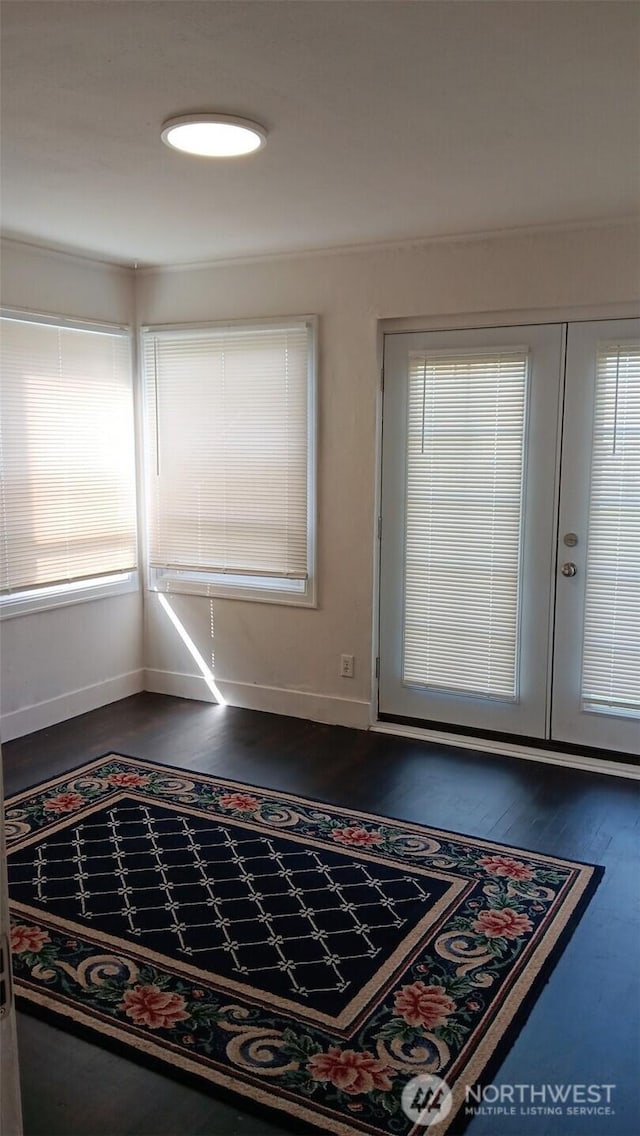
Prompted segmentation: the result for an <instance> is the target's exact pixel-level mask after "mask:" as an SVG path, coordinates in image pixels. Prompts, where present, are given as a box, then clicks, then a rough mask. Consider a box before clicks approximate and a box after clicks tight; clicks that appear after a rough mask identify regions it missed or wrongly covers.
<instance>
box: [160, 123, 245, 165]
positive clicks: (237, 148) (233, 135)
mask: <svg viewBox="0 0 640 1136" xmlns="http://www.w3.org/2000/svg"><path fill="white" fill-rule="evenodd" d="M162 141H163V142H164V143H165V145H166V146H170V147H171V149H172V150H181V151H182V152H183V153H185V154H195V155H196V156H197V157H200V158H238V157H240V156H241V155H242V154H253V153H255V152H256V151H257V150H261V149H262V147H263V146H264V145H265V144H266V141H267V132H266V130H265V128H264V126H260V124H259V123H258V122H252V121H251V119H249V118H239V117H238V116H237V115H233V114H180V115H176V116H175V117H174V118H168V119H167V121H166V122H165V123H163V125H162Z"/></svg>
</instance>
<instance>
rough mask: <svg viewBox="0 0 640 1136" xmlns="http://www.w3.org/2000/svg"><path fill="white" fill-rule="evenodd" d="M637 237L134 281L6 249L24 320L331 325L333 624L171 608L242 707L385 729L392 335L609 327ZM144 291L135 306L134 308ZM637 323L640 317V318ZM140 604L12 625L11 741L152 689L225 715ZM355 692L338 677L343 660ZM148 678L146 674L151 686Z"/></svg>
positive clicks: (165, 625)
mask: <svg viewBox="0 0 640 1136" xmlns="http://www.w3.org/2000/svg"><path fill="white" fill-rule="evenodd" d="M639 247H640V234H639V232H638V229H637V227H634V226H632V225H631V224H622V225H610V226H595V227H592V228H583V229H573V230H557V231H539V232H530V233H527V234H513V235H504V236H501V237H493V238H479V239H465V240H457V241H435V242H424V243H419V242H418V243H414V244H406V245H402V246H393V247H382V248H378V249H367V250H359V251H351V252H344V251H343V252H329V253H315V254H309V255H305V256H287V257H280V258H270V259H256V260H253V261H237V262H234V263H229V264H220V265H217V266H208V267H199V268H186V269H167V270H157V271H152V270H148V271H147V270H145V271H144V272H141V273H139V274H138V277H137V280H136V281H135V283H134V281H133V274H132V273H131V272H129V271H128V270H126V269H122V268H116V267H112V266H107V265H103V264H98V263H96V262H92V261H89V260H83V259H80V258H74V257H69V256H65V255H60V254H56V253H50V252H45V251H44V250H40V249H35V248H32V247H30V246H27V245H20V244H16V243H12V242H6V244H5V245H4V246H3V257H2V302H3V303H4V304H5V305H6V306H8V307H22V308H27V309H30V310H35V311H45V312H51V313H58V314H62V315H67V316H77V317H80V318H87V319H97V320H106V321H113V322H123V323H127V322H130V321H131V320H132V319H133V313H134V299H135V302H136V306H137V310H138V317H139V319H140V321H141V322H143V323H144V322H146V323H162V322H180V321H185V322H187V321H194V320H195V321H198V320H204V321H206V320H220V319H234V318H244V317H248V318H250V317H261V316H279V315H295V314H306V313H316V314H318V315H319V316H320V333H319V334H320V378H319V388H320V389H319V402H320V423H319V470H318V473H319V494H318V496H319V522H318V538H319V540H318V569H319V572H318V576H319V603H318V608H317V609H316V610H308V609H301V608H288V607H283V606H276V605H267V604H254V603H247V602H244V601H235V600H214V601H209V600H206V599H204V598H200V597H191V596H174V597H171V598H170V603H171V604H172V605H173V608H174V611H175V612H176V614H177V616H178V617H179V619H180V621H181V622H182V624H183V626H184V628H185V630H186V632H187V633H188V634H189V635H190V636H191V638H192V639H193V641H194V643H195V645H196V647H197V648H198V650H199V651H200V652H201V654H202V656H203V657H204V659H205V661H206V662H207V664H208V665H210V666H211V668H212V670H213V672H214V674H215V678H216V681H217V682H218V683H219V684H220V687H221V689H222V691H223V694H224V695H225V696H226V697H227V698H228V700H229V701H231V702H234V703H238V704H240V705H245V706H251V707H255V708H258V709H266V710H273V711H279V712H282V713H288V714H293V715H300V716H305V717H309V718H315V719H318V720H326V721H332V722H339V723H342V724H345V725H357V726H366V725H367V724H368V722H369V720H370V715H371V705H370V703H371V691H372V681H371V663H372V655H373V650H374V643H375V600H374V593H375V588H374V583H375V581H374V562H375V561H374V549H375V540H374V523H375V513H376V486H377V481H378V477H379V469H378V452H377V447H378V412H379V406H378V400H379V380H378V336H379V331H380V321H381V320H384V321H391V320H399V319H403V318H404V319H405V320H407V321H408V322H409V323H410V324H411V325H412V326H420V325H421V324H426V323H429V324H431V325H433V326H438V325H440V326H444V325H446V324H448V323H450V322H457V323H459V324H460V325H461V326H465V325H466V326H472V325H473V323H474V322H476V321H477V322H479V323H482V322H490V319H489V316H488V313H501V317H502V318H505V319H506V318H509V319H510V321H511V322H518V320H520V321H521V322H523V321H525V320H527V319H530V318H533V317H534V316H535V317H537V318H539V319H541V320H544V319H546V318H549V319H557V318H579V316H580V315H582V316H583V317H584V318H588V317H590V318H595V317H596V316H607V315H623V314H633V311H634V310H635V311H637V308H638V306H640V270H639V260H638V249H639ZM134 292H135V295H134ZM625 306H628V310H626V308H625ZM145 609H146V619H145V623H146V632H145V643H144V648H143V642H142V634H141V600H140V597H139V596H138V595H126V596H120V597H115V598H113V599H109V600H98V601H94V602H92V603H89V604H79V605H75V606H69V607H65V608H59V609H56V610H54V611H50V612H44V613H40V614H34V615H29V616H23V617H20V618H16V619H12V620H7V621H4V622H3V623H2V624H1V625H0V635H1V636H2V640H1V644H0V647H1V659H0V662H1V668H2V673H1V692H2V705H1V710H2V715H3V717H2V726H3V733H4V737H5V738H7V739H8V738H9V737H14V736H18V735H19V734H23V733H27V732H29V731H30V730H33V729H39V728H42V727H44V726H47V725H49V724H51V723H52V722H54V721H58V720H60V719H63V718H66V717H70V716H72V715H73V714H77V713H82V712H83V711H85V710H88V709H91V708H93V707H94V706H98V705H102V704H104V703H106V702H109V701H112V700H113V699H115V698H119V697H123V696H124V695H126V694H128V693H132V692H133V691H134V690H138V689H141V688H142V685H143V681H144V683H145V685H146V687H147V688H148V689H156V690H160V691H165V692H167V693H174V694H181V695H185V696H189V697H199V698H210V697H211V695H210V694H209V691H208V689H207V688H206V687H205V685H204V682H203V680H202V678H201V676H200V672H199V670H198V667H197V666H196V665H195V663H194V660H193V658H192V656H191V654H190V652H189V650H188V648H187V647H186V646H185V645H184V643H183V642H182V640H181V639H180V637H179V635H178V634H177V632H176V630H175V628H174V626H173V625H172V624H171V622H170V621H169V619H168V618H167V616H166V613H165V612H164V611H162V609H161V607H160V605H159V603H158V598H157V597H156V596H150V597H148V601H147V603H146V605H145ZM343 652H345V653H349V654H353V655H354V656H355V660H356V666H355V677H354V678H353V679H343V678H340V677H339V674H338V664H339V656H340V654H341V653H343ZM143 666H144V667H145V668H146V669H145V671H143V670H142V668H143Z"/></svg>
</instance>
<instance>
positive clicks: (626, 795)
mask: <svg viewBox="0 0 640 1136" xmlns="http://www.w3.org/2000/svg"><path fill="white" fill-rule="evenodd" d="M110 750H113V751H115V752H120V753H124V754H128V755H130V756H133V757H140V758H148V759H150V760H154V761H158V762H166V763H167V764H170V765H178V766H182V767H184V768H189V769H194V770H199V771H201V772H206V773H211V774H216V775H219V776H226V777H230V778H233V779H235V780H238V781H246V782H250V783H253V784H256V785H263V786H266V787H271V788H274V789H281V790H283V791H290V792H294V793H300V794H302V795H305V796H309V797H318V798H319V799H321V800H323V799H324V800H327V801H330V802H333V803H335V804H338V805H343V806H345V807H352V808H359V809H364V810H366V811H371V812H378V813H382V814H385V815H388V816H394V817H398V818H400V819H405V820H408V821H415V822H418V823H422V824H428V825H432V826H434V827H436V828H437V827H441V828H448V829H451V830H453V831H457V832H462V833H467V834H469V835H472V836H479V837H484V838H487V839H491V840H496V841H498V842H506V843H513V844H515V845H519V846H521V847H523V848H529V849H532V850H536V851H540V852H548V853H550V854H553V855H557V856H566V857H568V858H571V859H578V860H586V861H589V862H596V863H602V864H604V865H605V868H606V871H605V876H604V879H603V882H602V884H601V885H600V887H599V889H598V891H597V893H596V895H595V896H594V898H593V900H592V901H591V904H590V905H589V907H588V909H587V911H586V912H585V914H584V916H583V919H582V920H581V922H580V925H579V927H578V930H577V931H576V933H575V935H574V937H573V939H572V940H571V942H570V943H569V945H568V946H567V948H566V950H565V952H564V954H563V956H562V958H561V959H560V960H559V962H558V964H557V966H556V968H555V970H554V971H553V973H552V975H551V978H550V980H549V982H548V984H547V985H546V987H545V988H544V989H543V990H542V992H541V994H540V996H539V998H538V1001H537V1002H536V1004H535V1006H534V1008H533V1010H532V1012H531V1015H530V1017H529V1019H528V1020H527V1023H526V1025H525V1027H524V1029H523V1030H522V1032H521V1033H520V1035H519V1037H518V1038H517V1039H516V1040H515V1041H514V1043H513V1045H512V1047H511V1049H510V1051H509V1053H508V1055H507V1057H506V1058H505V1060H504V1062H503V1065H502V1067H501V1068H500V1070H499V1072H498V1073H496V1074H495V1076H494V1078H493V1080H494V1082H495V1083H496V1084H509V1083H518V1084H523V1083H533V1084H535V1085H536V1086H539V1085H541V1084H556V1083H561V1084H569V1083H576V1084H580V1085H583V1084H601V1083H608V1084H614V1085H615V1086H616V1088H615V1090H614V1091H613V1094H612V1104H611V1107H612V1108H613V1110H614V1112H615V1115H613V1116H597V1115H591V1116H585V1117H580V1118H578V1117H567V1116H565V1117H558V1116H554V1115H552V1116H545V1115H530V1116H527V1117H525V1118H523V1117H522V1116H515V1117H514V1116H503V1117H500V1118H499V1119H497V1118H496V1117H495V1116H492V1117H491V1116H477V1117H475V1118H474V1119H473V1120H472V1122H471V1124H470V1127H469V1130H468V1131H469V1134H470V1136H503V1134H504V1136H565V1133H566V1134H567V1136H636V1134H637V1132H638V1131H639V1130H640V1123H639V1117H640V1098H639V1093H638V1083H639V1072H640V1066H639V1060H640V1056H639V1037H640V1024H639V1023H640V958H639V953H638V943H639V942H640V936H639V931H640V926H639V924H640V907H639V905H638V881H639V880H640V871H639V864H638V860H639V843H640V829H639V811H638V798H639V788H638V784H637V782H630V781H622V780H617V779H615V778H612V777H606V776H602V775H598V774H591V773H582V772H578V771H575V770H569V769H563V768H561V767H558V766H552V765H536V764H535V763H529V762H523V761H518V760H516V759H510V758H507V757H499V756H490V755H487V754H482V753H475V752H473V751H471V750H467V749H459V750H456V749H453V748H445V747H443V746H440V745H435V744H430V743H426V742H418V741H416V740H414V739H404V738H396V737H391V736H388V735H382V734H373V733H366V732H364V731H358V730H349V729H344V728H341V727H333V726H326V725H322V724H319V723H314V722H307V721H304V720H301V719H295V718H284V717H280V716H277V715H273V714H263V713H259V712H256V711H248V710H239V709H236V708H233V707H225V708H221V707H216V706H213V705H209V704H207V703H200V702H189V701H186V700H181V699H175V698H168V697H165V696H163V695H155V694H141V695H135V696H134V697H132V698H127V699H124V700H123V701H121V702H117V703H113V704H112V705H111V706H106V707H102V708H101V709H99V710H95V711H93V712H92V713H90V714H85V715H82V716H81V717H79V718H74V719H72V720H70V721H69V722H65V723H61V724H59V725H57V726H53V727H51V728H49V729H46V730H42V731H40V732H39V733H37V734H32V735H30V736H29V737H27V738H20V739H17V740H15V741H13V742H10V743H8V744H7V745H5V746H4V747H3V755H4V770H5V789H6V792H7V794H8V795H11V794H13V793H16V792H18V791H19V790H20V789H22V788H25V787H26V786H28V785H31V784H33V783H35V782H38V781H42V780H45V779H46V778H48V777H51V776H54V775H55V774H58V773H62V772H64V771H65V770H67V769H69V768H71V767H73V766H76V765H79V764H81V763H82V762H84V761H88V760H90V759H91V758H93V757H96V756H98V755H100V754H102V753H105V752H107V751H110ZM19 1047H20V1058H21V1075H22V1085H23V1097H24V1115H25V1133H26V1136H45V1134H46V1136H200V1134H202V1136H205V1134H206V1136H211V1134H212V1133H215V1134H216V1136H273V1134H275V1133H278V1132H284V1131H285V1130H287V1129H286V1126H285V1122H284V1121H283V1122H280V1121H279V1120H278V1119H277V1118H276V1119H274V1118H273V1117H270V1118H269V1117H265V1116H264V1115H262V1116H256V1115H255V1114H253V1113H250V1112H248V1111H247V1110H246V1108H245V1106H244V1104H241V1103H239V1102H235V1101H232V1102H229V1101H228V1100H222V1099H220V1098H218V1097H216V1096H215V1095H214V1094H212V1093H209V1092H207V1091H203V1090H200V1089H199V1088H195V1087H192V1086H189V1085H185V1084H182V1083H180V1082H179V1081H174V1080H173V1079H171V1078H169V1077H166V1076H164V1075H162V1074H160V1073H158V1072H156V1071H153V1070H150V1069H148V1068H145V1067H144V1066H142V1065H139V1064H138V1063H136V1062H135V1061H131V1060H128V1059H125V1058H124V1057H122V1056H120V1055H118V1054H115V1053H111V1052H109V1051H108V1050H106V1049H105V1048H103V1047H102V1046H98V1045H95V1044H93V1043H92V1042H89V1041H87V1040H85V1039H81V1038H78V1037H74V1036H73V1035H71V1034H69V1033H67V1032H65V1031H62V1030H59V1029H57V1028H55V1027H53V1026H52V1025H50V1024H48V1023H45V1022H43V1021H40V1020H38V1019H37V1018H34V1017H32V1016H31V1015H27V1014H21V1015H20V1020H19Z"/></svg>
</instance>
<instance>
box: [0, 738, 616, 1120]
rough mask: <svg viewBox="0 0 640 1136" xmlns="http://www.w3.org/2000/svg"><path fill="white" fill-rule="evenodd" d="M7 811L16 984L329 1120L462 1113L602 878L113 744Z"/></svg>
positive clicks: (304, 1114) (180, 1061)
mask: <svg viewBox="0 0 640 1136" xmlns="http://www.w3.org/2000/svg"><path fill="white" fill-rule="evenodd" d="M6 817H7V835H8V865H9V881H10V896H11V910H12V929H11V938H12V948H13V953H14V968H15V978H16V989H17V993H18V995H19V996H21V997H22V998H24V999H26V1000H27V1002H30V1003H32V1004H35V1005H37V1006H38V1007H40V1008H41V1009H45V1010H46V1011H48V1012H51V1013H52V1014H54V1015H56V1016H57V1017H58V1019H59V1020H62V1021H66V1022H68V1023H69V1024H70V1025H71V1024H75V1025H77V1026H79V1027H84V1028H86V1027H89V1028H90V1029H92V1030H93V1031H95V1036H96V1037H97V1038H101V1039H103V1040H105V1041H106V1042H107V1043H112V1042H113V1041H114V1040H115V1041H117V1042H120V1043H121V1044H124V1045H125V1046H126V1047H128V1050H129V1051H130V1052H131V1053H132V1054H135V1053H136V1052H137V1051H138V1052H143V1053H145V1054H146V1055H151V1056H153V1057H155V1058H156V1059H157V1060H158V1061H159V1062H161V1063H163V1064H164V1066H165V1067H166V1068H167V1069H168V1071H173V1072H175V1071H180V1070H184V1071H185V1072H187V1073H190V1074H193V1073H195V1074H197V1075H199V1076H200V1077H201V1078H203V1079H204V1080H205V1081H208V1082H210V1083H212V1084H214V1085H215V1084H217V1085H220V1086H223V1087H225V1088H233V1089H236V1090H238V1091H240V1092H241V1093H242V1095H243V1097H244V1098H245V1099H246V1098H248V1099H252V1100H254V1101H255V1102H259V1103H260V1104H265V1105H269V1106H271V1107H273V1108H279V1109H281V1110H283V1111H285V1112H286V1113H288V1114H289V1115H290V1117H291V1118H292V1120H293V1123H294V1124H295V1125H297V1126H298V1128H299V1127H300V1125H303V1124H304V1125H306V1126H315V1127H316V1128H318V1129H319V1130H320V1131H323V1132H327V1131H328V1132H336V1133H339V1134H343V1136H353V1134H355V1133H370V1134H374V1136H375V1134H378V1136H382V1133H385V1134H386V1133H395V1134H397V1136H409V1134H410V1133H411V1132H413V1131H418V1129H416V1127H415V1124H414V1120H415V1117H412V1115H411V1114H407V1113H406V1112H405V1111H404V1110H403V1107H402V1089H403V1087H404V1086H405V1085H406V1084H407V1083H408V1081H409V1080H410V1079H411V1078H412V1077H413V1076H415V1075H416V1074H421V1073H432V1074H437V1075H438V1076H439V1077H442V1078H444V1079H445V1080H446V1081H447V1083H448V1084H449V1086H450V1087H451V1089H452V1092H453V1108H452V1111H451V1113H450V1115H449V1116H448V1118H447V1119H446V1120H444V1119H443V1121H442V1122H441V1123H437V1124H434V1125H431V1127H430V1128H429V1133H430V1136H442V1134H443V1133H444V1132H445V1131H447V1130H449V1129H451V1130H452V1131H454V1130H459V1129H460V1128H461V1127H462V1126H463V1122H464V1108H463V1107H462V1106H463V1104H464V1100H465V1087H466V1086H472V1085H473V1084H475V1083H476V1082H477V1080H478V1078H479V1077H480V1075H481V1074H483V1073H484V1075H485V1076H486V1073H487V1069H488V1067H489V1066H490V1065H491V1064H492V1063H493V1064H495V1061H496V1060H497V1058H498V1057H499V1055H500V1053H501V1052H502V1051H503V1050H504V1046H505V1042H507V1041H508V1039H509V1037H510V1036H512V1035H513V1032H514V1029H515V1026H516V1024H517V1022H518V1019H519V1016H520V1017H521V1016H522V1010H523V1008H524V1007H526V1006H527V1005H528V1004H530V1002H531V998H532V994H533V993H534V992H535V989H536V988H537V986H538V985H539V982H540V979H541V976H542V975H544V974H545V972H546V971H548V969H549V965H550V963H551V961H553V960H554V959H555V958H556V957H557V954H558V948H559V946H560V945H562V944H563V943H564V942H565V941H566V940H567V938H568V935H569V933H570V931H571V930H572V928H573V926H574V925H575V923H576V921H577V918H578V917H579V915H580V913H581V912H582V910H583V908H584V906H585V904H586V902H587V901H588V898H589V896H590V895H591V893H592V891H593V889H594V887H595V886H596V885H597V882H598V879H599V878H600V875H601V869H598V868H594V867H593V866H590V865H585V864H578V863H574V862H571V861H566V860H560V859H558V858H556V857H551V856H545V855H543V854H541V853H531V852H523V851H522V850H519V849H514V848H507V847H505V846H502V845H496V844H493V843H490V842H487V841H480V840H473V839H472V838H470V837H464V836H460V835H457V834H454V833H447V832H441V831H438V830H433V829H427V828H424V827H422V826H419V825H415V824H408V823H404V822H402V821H394V820H390V819H389V818H384V817H376V816H372V815H368V814H363V813H359V812H354V811H353V810H347V809H342V808H338V807H337V806H330V805H325V804H322V803H319V802H314V801H309V800H306V799H304V798H300V797H294V796H291V795H288V794H284V793H278V792H275V791H272V790H267V789H257V788H253V787H249V786H244V785H238V784H237V783H235V782H231V781H227V780H223V779H219V778H214V777H209V776H206V775H204V774H198V773H192V772H188V771H185V770H177V769H170V768H167V767H165V766H160V765H154V764H153V763H150V762H144V761H139V760H136V759H131V758H125V757H121V756H119V755H116V754H110V755H107V756H106V757H103V758H98V759H96V760H95V761H93V762H90V763H89V764H87V765H86V766H84V767H82V768H81V769H78V770H75V771H73V772H70V773H68V774H65V775H64V776H62V777H58V778H56V779H54V780H52V781H50V782H47V783H46V784H44V785H41V786H38V787H36V788H34V789H31V790H28V791H26V792H25V793H21V794H19V795H18V796H17V797H15V798H13V799H12V800H11V801H9V802H8V803H7V812H6Z"/></svg>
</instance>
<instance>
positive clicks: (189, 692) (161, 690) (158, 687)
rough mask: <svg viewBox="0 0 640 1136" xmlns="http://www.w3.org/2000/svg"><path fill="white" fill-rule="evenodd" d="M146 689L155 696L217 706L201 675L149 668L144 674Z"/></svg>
mask: <svg viewBox="0 0 640 1136" xmlns="http://www.w3.org/2000/svg"><path fill="white" fill-rule="evenodd" d="M144 689H145V690H150V691H152V692H153V693H154V694H171V695H172V696H173V697H174V698H190V699H194V700H195V701H196V702H212V703H214V704H216V701H215V698H214V697H213V694H212V693H211V691H210V690H209V687H208V686H207V684H206V682H205V680H204V677H203V675H201V674H197V675H195V674H184V673H183V672H182V671H163V670H157V669H154V668H149V667H147V668H146V670H145V672H144Z"/></svg>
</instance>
